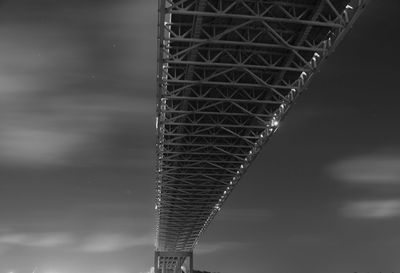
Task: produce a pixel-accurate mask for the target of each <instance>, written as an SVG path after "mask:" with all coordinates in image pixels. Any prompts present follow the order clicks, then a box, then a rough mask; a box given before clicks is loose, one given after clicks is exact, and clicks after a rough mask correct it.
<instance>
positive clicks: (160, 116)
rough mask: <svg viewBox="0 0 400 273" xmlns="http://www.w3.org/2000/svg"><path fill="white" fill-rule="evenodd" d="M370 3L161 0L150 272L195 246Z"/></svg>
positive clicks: (175, 265)
mask: <svg viewBox="0 0 400 273" xmlns="http://www.w3.org/2000/svg"><path fill="white" fill-rule="evenodd" d="M367 2H368V0H159V29H158V77H157V83H158V93H157V130H158V140H157V167H156V168H157V170H156V205H155V209H156V252H155V272H156V273H160V272H162V273H172V272H180V270H181V266H182V265H183V264H184V263H185V264H186V268H187V269H186V271H187V272H190V273H192V272H193V249H194V248H195V246H196V244H197V243H198V240H199V237H200V236H201V234H202V233H203V232H204V231H205V229H206V228H207V226H208V225H209V224H210V222H211V221H212V220H213V218H214V216H215V215H216V214H217V213H218V211H219V210H220V209H221V207H222V205H223V203H224V202H225V200H226V199H227V198H228V196H229V194H230V193H231V192H232V190H233V189H234V188H235V186H236V184H237V183H238V182H239V180H240V178H241V177H242V176H243V175H244V174H245V172H246V170H247V168H248V167H249V166H250V164H251V162H252V161H253V160H254V159H255V158H256V157H257V155H258V153H259V152H260V150H261V148H262V146H263V145H264V143H265V142H267V141H268V139H269V138H270V137H271V136H272V135H273V134H274V132H275V131H276V130H277V128H278V127H279V123H280V122H281V121H282V120H283V118H284V117H285V116H286V114H287V112H288V111H289V109H290V108H291V106H292V105H293V104H294V102H295V101H296V99H297V97H298V96H299V95H300V94H301V93H302V92H303V91H304V90H305V89H306V88H307V86H308V84H309V82H310V79H311V78H312V77H313V76H314V74H315V73H316V72H317V71H318V70H319V68H320V66H321V64H322V63H323V62H324V60H325V59H326V58H327V57H328V56H329V55H330V54H331V53H332V52H333V51H334V50H335V48H336V47H337V45H338V44H339V43H340V41H341V40H342V38H343V37H344V35H345V34H346V33H347V32H348V31H349V29H350V28H351V27H352V25H353V23H354V22H355V20H356V19H357V18H358V16H359V15H360V13H361V12H362V11H363V10H364V8H365V5H366V4H367Z"/></svg>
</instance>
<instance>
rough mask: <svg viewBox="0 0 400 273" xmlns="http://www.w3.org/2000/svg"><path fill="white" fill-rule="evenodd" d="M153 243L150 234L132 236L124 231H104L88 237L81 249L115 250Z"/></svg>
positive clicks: (99, 251)
mask: <svg viewBox="0 0 400 273" xmlns="http://www.w3.org/2000/svg"><path fill="white" fill-rule="evenodd" d="M152 243H153V238H152V236H150V235H146V236H131V235H127V234H122V233H120V234H118V233H104V234H96V235H93V236H90V237H88V238H86V240H85V241H84V243H83V244H82V245H81V246H80V247H79V250H81V251H83V252H91V253H102V252H114V251H120V250H124V249H128V248H132V247H136V246H146V245H151V244H152Z"/></svg>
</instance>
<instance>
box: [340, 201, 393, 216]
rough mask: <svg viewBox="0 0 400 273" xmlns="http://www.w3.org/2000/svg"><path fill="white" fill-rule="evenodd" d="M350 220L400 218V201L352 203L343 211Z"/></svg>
mask: <svg viewBox="0 0 400 273" xmlns="http://www.w3.org/2000/svg"><path fill="white" fill-rule="evenodd" d="M341 212H342V214H343V215H344V216H346V217H350V218H363V219H384V218H394V217H400V200H367V201H352V202H349V203H347V204H346V205H345V206H344V207H343V208H342V210H341Z"/></svg>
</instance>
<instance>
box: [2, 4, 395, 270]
mask: <svg viewBox="0 0 400 273" xmlns="http://www.w3.org/2000/svg"><path fill="white" fill-rule="evenodd" d="M371 2H372V3H371V5H370V6H369V7H368V9H367V10H366V12H365V13H364V14H363V16H362V17H361V18H360V19H359V20H358V22H357V23H356V24H355V26H354V27H353V29H352V31H351V32H350V33H349V35H348V36H347V37H346V38H345V40H344V41H343V43H342V44H341V45H340V47H339V48H338V49H337V50H336V52H335V53H334V55H333V56H331V57H330V58H329V59H328V61H327V62H326V63H325V64H324V65H323V67H322V70H321V73H319V74H317V75H316V76H315V78H314V79H313V82H312V84H311V86H310V88H309V90H308V91H307V92H306V93H305V94H304V95H303V96H302V97H301V98H300V99H299V101H298V103H297V104H296V105H295V106H294V108H293V110H291V112H290V114H289V115H288V117H287V118H286V119H285V121H284V122H282V123H281V125H280V128H279V130H278V132H277V134H276V135H275V136H274V137H273V138H272V139H271V141H270V142H269V143H268V144H267V145H266V146H265V147H264V149H263V151H262V153H261V154H260V156H259V157H258V158H257V160H256V161H255V162H254V163H253V165H252V166H251V167H250V169H249V171H248V172H247V173H246V175H245V177H244V178H243V179H242V180H241V182H240V184H239V186H238V187H237V188H236V190H235V192H234V193H233V194H232V195H231V196H230V198H229V200H228V201H227V203H226V204H225V205H224V207H223V209H222V210H221V212H220V214H219V215H217V217H216V218H215V221H214V222H213V223H212V224H211V226H210V227H209V229H208V231H207V232H206V233H205V234H204V236H203V238H202V240H201V241H200V243H199V246H198V249H196V250H195V261H194V262H195V267H196V268H198V269H201V270H209V271H218V272H221V273H222V272H223V273H243V272H248V273H251V272H273V273H287V272H290V273H317V272H325V273H339V272H341V273H346V272H360V273H361V272H398V271H399V270H400V261H399V259H398V253H400V232H399V230H400V125H399V124H400V108H399V107H398V101H399V99H400V93H399V90H398V73H399V68H398V63H400V53H399V51H398V48H400V38H399V37H398V35H397V33H400V17H398V14H399V13H400V2H399V1H397V0H385V1H377V0H376V1H371ZM156 24H157V1H148V0H133V1H132V0H131V1H128V0H109V1H106V0H69V1H60V0H58V1H56V0H35V1H32V0H3V1H0V37H1V42H0V83H1V84H0V273H9V272H13V273H31V272H36V273H95V272H96V273H142V272H143V273H144V272H148V271H149V269H150V267H151V266H152V262H153V251H154V202H153V201H154V178H155V173H154V171H155V141H156V136H155V134H156V131H155V126H154V125H155V109H156V83H155V75H156V32H157V28H156ZM396 270H397V271H396Z"/></svg>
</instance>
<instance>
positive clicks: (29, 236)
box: [0, 233, 74, 248]
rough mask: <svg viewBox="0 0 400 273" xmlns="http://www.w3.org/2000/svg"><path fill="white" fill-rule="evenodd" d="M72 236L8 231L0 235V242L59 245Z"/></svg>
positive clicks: (6, 243) (66, 242) (23, 244)
mask: <svg viewBox="0 0 400 273" xmlns="http://www.w3.org/2000/svg"><path fill="white" fill-rule="evenodd" d="M73 240H74V239H73V237H72V236H71V235H70V234H67V233H42V234H34V233H9V234H5V235H1V236H0V244H3V245H9V246H13V245H14V246H28V247H45V248H50V247H60V246H66V245H69V244H71V243H72V242H73Z"/></svg>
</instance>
